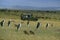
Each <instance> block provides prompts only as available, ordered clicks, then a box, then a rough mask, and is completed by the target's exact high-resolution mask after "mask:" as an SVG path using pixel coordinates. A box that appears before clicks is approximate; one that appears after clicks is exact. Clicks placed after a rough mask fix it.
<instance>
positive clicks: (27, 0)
mask: <svg viewBox="0 0 60 40" xmlns="http://www.w3.org/2000/svg"><path fill="white" fill-rule="evenodd" d="M13 6H31V7H60V0H0V7H13Z"/></svg>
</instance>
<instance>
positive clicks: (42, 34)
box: [0, 10, 60, 40]
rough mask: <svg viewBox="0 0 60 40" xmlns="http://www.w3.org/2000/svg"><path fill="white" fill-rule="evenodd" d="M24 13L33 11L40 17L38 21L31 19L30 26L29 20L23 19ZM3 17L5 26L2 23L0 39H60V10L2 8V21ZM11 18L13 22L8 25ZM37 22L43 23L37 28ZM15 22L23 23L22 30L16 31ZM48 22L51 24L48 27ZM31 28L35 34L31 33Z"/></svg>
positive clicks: (0, 11) (35, 15) (0, 12)
mask: <svg viewBox="0 0 60 40" xmlns="http://www.w3.org/2000/svg"><path fill="white" fill-rule="evenodd" d="M22 13H32V14H33V16H34V17H38V21H30V24H29V27H28V26H27V20H25V21H23V20H21V17H20V16H21V14H22ZM41 17H44V18H41ZM2 19H4V20H5V23H4V26H3V27H1V25H0V40H60V11H29V10H26V11H25V10H20V11H18V10H0V22H1V20H2ZM10 19H11V20H12V21H13V22H11V24H10V26H9V27H8V26H7V22H8V21H9V20H10ZM37 22H40V23H41V25H40V26H39V28H38V29H37V30H35V29H36V26H37ZM15 23H16V24H17V23H22V25H21V28H20V30H18V31H16V27H15V25H14V24H15ZM47 23H49V26H48V28H47V29H46V24H47ZM24 30H26V31H27V32H28V33H29V35H27V34H25V33H24ZM30 30H32V31H33V32H34V33H35V34H34V35H33V34H30V32H29V31H30Z"/></svg>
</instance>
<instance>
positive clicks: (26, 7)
mask: <svg viewBox="0 0 60 40" xmlns="http://www.w3.org/2000/svg"><path fill="white" fill-rule="evenodd" d="M0 8H1V7H0ZM6 8H7V9H20V10H44V11H46V10H53V11H56V10H60V7H32V6H12V7H6Z"/></svg>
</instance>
